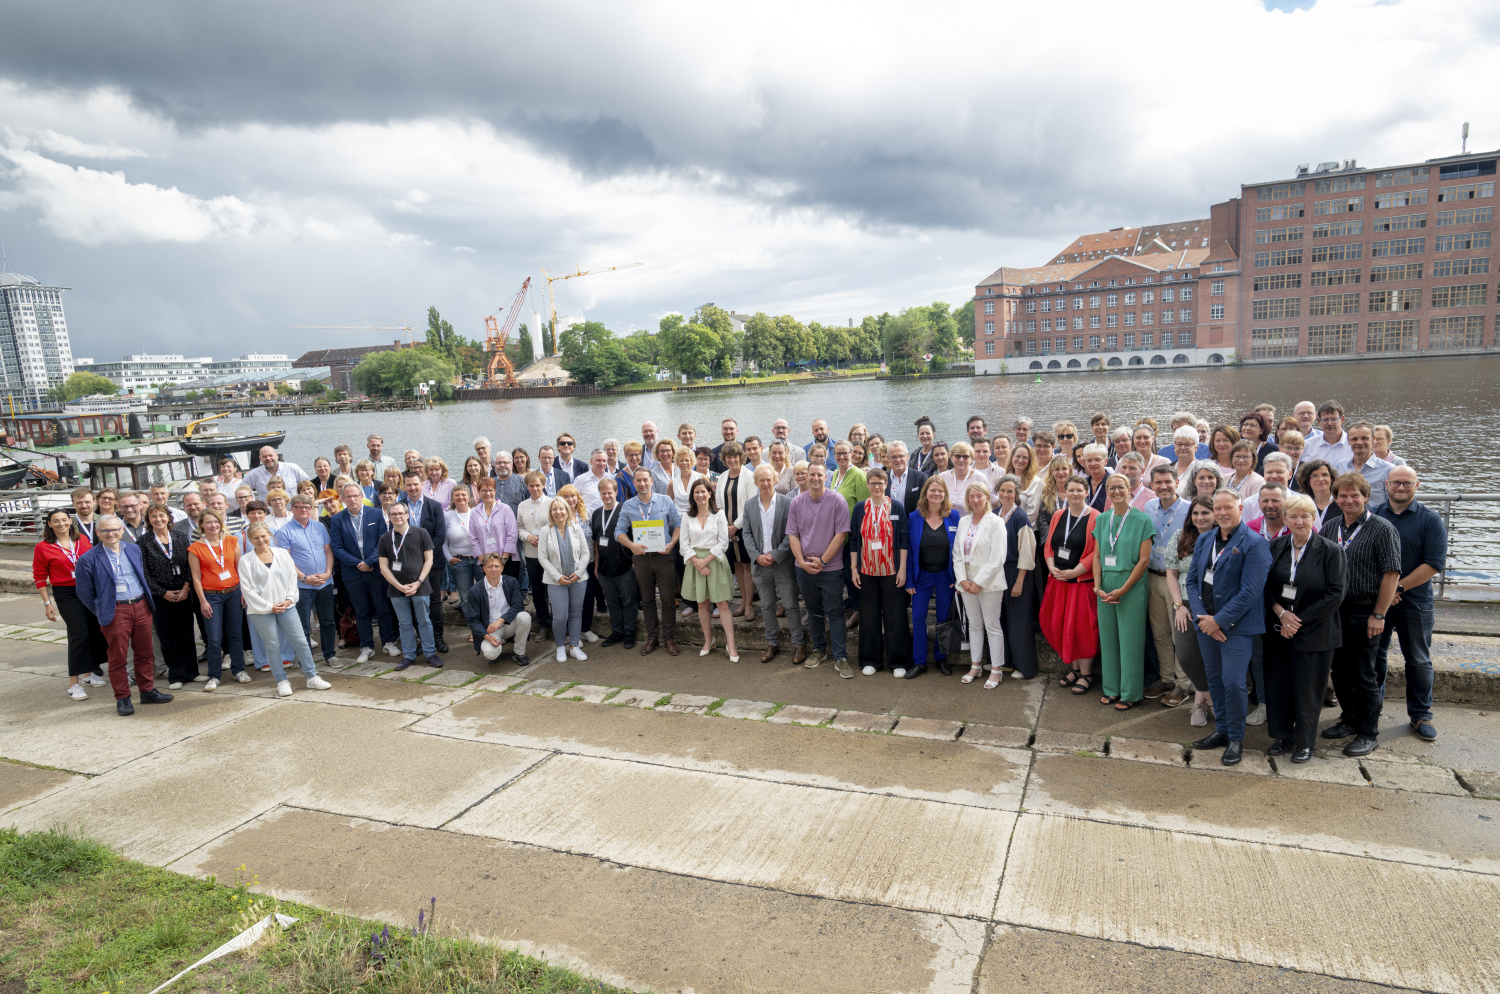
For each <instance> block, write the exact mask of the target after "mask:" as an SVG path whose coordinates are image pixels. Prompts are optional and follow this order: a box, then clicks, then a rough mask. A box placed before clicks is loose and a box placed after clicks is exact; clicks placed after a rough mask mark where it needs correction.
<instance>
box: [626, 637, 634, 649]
mask: <svg viewBox="0 0 1500 994" xmlns="http://www.w3.org/2000/svg"><path fill="white" fill-rule="evenodd" d="M625 648H627V649H634V648H635V636H634V635H629V636H626V638H625Z"/></svg>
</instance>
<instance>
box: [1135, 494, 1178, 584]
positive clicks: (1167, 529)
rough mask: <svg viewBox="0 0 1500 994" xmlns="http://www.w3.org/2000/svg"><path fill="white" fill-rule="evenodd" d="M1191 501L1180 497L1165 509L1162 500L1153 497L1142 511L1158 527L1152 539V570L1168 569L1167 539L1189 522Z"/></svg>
mask: <svg viewBox="0 0 1500 994" xmlns="http://www.w3.org/2000/svg"><path fill="white" fill-rule="evenodd" d="M1189 503H1190V502H1189V501H1186V500H1183V499H1182V498H1181V497H1178V498H1177V499H1176V500H1174V501H1172V506H1171V507H1168V508H1165V509H1164V508H1163V507H1162V506H1161V498H1160V497H1153V498H1152V499H1151V500H1148V501H1146V506H1145V507H1143V508H1142V509H1141V510H1143V511H1145V512H1146V515H1147V516H1148V517H1149V518H1150V519H1151V522H1152V524H1154V525H1156V534H1155V535H1153V536H1152V537H1151V568H1152V569H1159V570H1163V571H1165V570H1166V568H1167V559H1166V556H1167V539H1168V538H1169V537H1171V536H1172V535H1173V534H1175V533H1176V531H1177V529H1179V528H1181V527H1182V525H1183V523H1184V522H1185V521H1187V516H1188V505H1189Z"/></svg>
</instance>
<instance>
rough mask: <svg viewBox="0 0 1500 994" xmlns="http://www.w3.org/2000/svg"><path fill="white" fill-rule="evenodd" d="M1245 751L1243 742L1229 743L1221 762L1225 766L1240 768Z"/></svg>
mask: <svg viewBox="0 0 1500 994" xmlns="http://www.w3.org/2000/svg"><path fill="white" fill-rule="evenodd" d="M1243 749H1244V743H1243V742H1231V743H1229V744H1228V745H1227V746H1225V747H1224V755H1222V756H1220V757H1219V762H1221V763H1223V764H1224V765H1225V766H1238V765H1239V762H1240V756H1241V753H1242V751H1243Z"/></svg>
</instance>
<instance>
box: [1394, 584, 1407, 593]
mask: <svg viewBox="0 0 1500 994" xmlns="http://www.w3.org/2000/svg"><path fill="white" fill-rule="evenodd" d="M1396 593H1398V594H1404V593H1406V588H1405V587H1404V586H1402V585H1401V584H1399V583H1398V584H1396Z"/></svg>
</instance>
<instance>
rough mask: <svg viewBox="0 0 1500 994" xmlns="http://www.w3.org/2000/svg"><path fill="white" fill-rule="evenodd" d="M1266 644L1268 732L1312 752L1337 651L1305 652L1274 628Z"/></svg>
mask: <svg viewBox="0 0 1500 994" xmlns="http://www.w3.org/2000/svg"><path fill="white" fill-rule="evenodd" d="M1361 624H1363V622H1361ZM1264 643H1265V652H1266V661H1265V678H1266V686H1265V690H1264V694H1265V701H1264V703H1265V705H1266V731H1267V732H1269V733H1270V735H1271V738H1273V739H1291V740H1292V742H1293V743H1294V744H1295V746H1296V747H1297V748H1298V749H1311V748H1312V747H1313V746H1314V745H1315V744H1316V743H1317V741H1318V719H1319V718H1320V717H1321V716H1322V714H1323V691H1324V690H1325V689H1326V688H1327V687H1328V673H1329V670H1330V669H1331V668H1332V666H1333V654H1334V652H1335V651H1336V650H1334V649H1323V650H1320V651H1317V652H1303V651H1301V650H1300V649H1297V648H1295V647H1293V645H1292V640H1291V639H1288V638H1282V637H1281V633H1280V632H1278V631H1276V630H1274V629H1272V630H1271V631H1269V632H1266V637H1265V640H1264Z"/></svg>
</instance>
